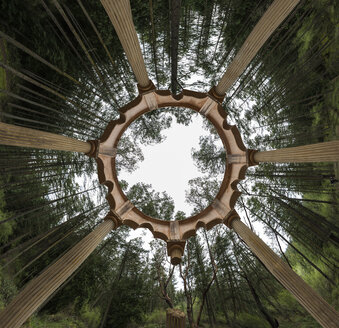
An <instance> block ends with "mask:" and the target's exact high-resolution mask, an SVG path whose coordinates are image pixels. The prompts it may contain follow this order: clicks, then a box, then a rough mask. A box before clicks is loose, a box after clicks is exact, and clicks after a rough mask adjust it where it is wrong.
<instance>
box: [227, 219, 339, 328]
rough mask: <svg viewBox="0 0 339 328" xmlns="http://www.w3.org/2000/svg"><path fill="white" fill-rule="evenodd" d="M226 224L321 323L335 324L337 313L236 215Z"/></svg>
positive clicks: (338, 319) (338, 318) (327, 326)
mask: <svg viewBox="0 0 339 328" xmlns="http://www.w3.org/2000/svg"><path fill="white" fill-rule="evenodd" d="M226 224H227V225H228V226H229V227H230V228H233V230H234V231H235V232H236V233H237V234H238V235H239V237H240V238H241V239H242V240H243V241H244V242H245V243H246V244H247V246H248V247H249V248H250V249H251V251H252V252H253V253H254V254H255V255H256V256H257V257H258V258H259V259H260V261H261V262H262V263H263V264H264V265H265V267H266V268H267V269H268V271H270V272H271V273H272V275H273V276H274V277H275V278H276V279H277V280H278V281H279V282H280V283H281V284H282V285H283V286H284V287H285V288H286V289H287V290H288V291H289V292H290V293H291V294H292V295H293V296H294V297H295V298H296V300H297V301H298V302H299V303H300V304H301V305H302V306H303V307H304V308H305V309H306V310H307V311H308V312H309V313H310V314H311V315H312V316H313V318H314V319H315V320H317V321H318V322H319V323H320V324H321V325H322V327H325V328H337V327H338V323H339V314H338V312H336V311H335V309H334V308H333V307H331V306H330V305H329V304H328V303H327V302H326V301H325V300H324V299H323V298H322V297H321V296H320V295H319V294H318V293H316V292H315V291H314V290H313V289H312V288H311V287H310V286H309V285H308V284H306V283H305V281H304V280H303V279H301V278H300V277H299V276H298V275H297V274H296V273H295V272H294V271H293V270H292V269H291V268H290V267H289V266H288V265H287V264H286V263H285V262H284V261H282V259H281V258H280V257H279V256H278V255H277V254H275V253H274V252H273V251H272V250H271V249H270V248H269V247H268V246H267V245H266V244H265V243H264V242H263V241H262V240H261V239H260V238H259V237H258V236H257V235H256V234H255V233H253V232H252V230H250V229H249V228H248V227H247V226H246V225H245V224H244V223H242V222H241V221H240V218H239V217H238V216H237V215H233V216H231V217H229V218H228V220H227V222H226Z"/></svg>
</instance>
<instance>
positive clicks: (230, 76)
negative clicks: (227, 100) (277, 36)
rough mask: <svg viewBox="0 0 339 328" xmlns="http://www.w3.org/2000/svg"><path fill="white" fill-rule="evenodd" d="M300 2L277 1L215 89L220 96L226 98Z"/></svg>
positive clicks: (255, 28)
mask: <svg viewBox="0 0 339 328" xmlns="http://www.w3.org/2000/svg"><path fill="white" fill-rule="evenodd" d="M299 1H300V0H275V1H274V2H273V3H272V4H271V6H270V7H269V8H268V9H267V11H266V12H265V13H264V15H263V16H262V17H261V19H260V20H259V22H258V23H257V25H256V26H255V27H254V29H253V30H252V32H251V33H250V35H249V36H248V37H247V39H246V40H245V42H244V44H243V45H242V47H241V48H240V50H239V52H238V53H237V55H236V56H235V57H234V59H233V61H232V62H231V64H230V65H229V66H228V67H227V70H226V72H225V74H224V75H223V76H222V78H221V80H220V82H219V83H218V85H217V86H216V88H215V92H216V93H217V95H219V96H224V95H225V94H226V92H227V90H228V89H229V88H230V87H231V86H232V84H233V83H234V82H235V81H236V79H237V78H238V77H239V76H240V75H241V74H242V73H243V72H244V70H245V69H246V67H247V66H248V65H249V63H250V62H251V61H252V59H253V58H254V56H255V55H256V54H257V53H258V51H259V50H260V48H261V47H262V46H263V45H264V43H265V42H266V41H267V39H268V38H269V37H270V36H271V35H272V34H273V32H274V31H275V30H276V29H277V27H278V26H279V25H280V24H281V23H282V22H283V21H284V20H285V18H286V17H287V16H288V15H289V14H290V12H291V11H292V10H293V9H294V8H295V6H296V5H297V4H298V3H299Z"/></svg>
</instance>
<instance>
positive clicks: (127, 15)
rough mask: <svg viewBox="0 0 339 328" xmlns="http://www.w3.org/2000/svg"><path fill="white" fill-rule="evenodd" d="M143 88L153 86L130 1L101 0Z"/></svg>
mask: <svg viewBox="0 0 339 328" xmlns="http://www.w3.org/2000/svg"><path fill="white" fill-rule="evenodd" d="M101 3H102V5H103V6H104V8H105V10H106V12H107V15H108V16H109V18H110V20H111V22H112V24H113V26H114V28H115V31H116V32H117V35H118V37H119V40H120V42H121V44H122V47H123V48H124V50H125V53H126V56H127V59H128V61H129V63H130V65H131V67H132V70H133V73H134V75H135V77H136V79H137V81H138V84H139V86H140V87H141V88H147V87H149V86H150V85H151V81H150V80H149V78H148V74H147V71H146V66H145V62H144V59H143V57H142V53H141V49H140V44H139V40H138V36H137V33H136V31H135V27H134V23H133V18H132V11H131V6H130V3H129V0H101Z"/></svg>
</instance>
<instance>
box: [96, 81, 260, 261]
mask: <svg viewBox="0 0 339 328" xmlns="http://www.w3.org/2000/svg"><path fill="white" fill-rule="evenodd" d="M150 85H152V86H151V87H150V88H149V89H148V90H139V92H140V94H139V96H138V97H137V98H136V99H134V100H133V101H132V102H130V103H129V104H127V105H126V106H124V107H122V108H121V109H120V117H119V119H117V120H114V121H111V122H110V123H109V124H108V126H107V127H106V129H105V131H104V133H103V135H102V136H101V138H100V139H99V140H98V141H97V142H92V145H95V146H96V148H97V149H96V150H92V152H91V153H92V154H95V157H96V161H97V163H98V175H99V181H100V183H102V184H105V185H106V186H107V187H108V194H107V197H106V198H107V200H108V202H109V205H110V208H111V211H112V213H113V214H112V215H113V216H114V217H115V220H117V222H119V224H125V225H128V226H130V227H131V228H133V229H136V228H148V229H149V230H150V231H151V232H152V233H153V236H154V237H155V238H160V239H162V240H164V241H166V242H167V245H168V254H169V256H171V258H172V263H173V264H178V263H180V257H181V256H182V254H183V251H184V246H185V241H186V240H187V239H188V238H190V237H191V236H194V235H195V233H196V231H197V229H198V228H200V227H204V228H206V229H211V228H212V227H213V226H215V225H216V224H219V223H223V222H225V219H226V218H227V217H228V216H229V215H230V213H232V211H233V209H234V206H235V203H236V200H237V199H238V197H239V195H240V192H239V190H238V189H237V184H238V182H239V181H240V180H242V179H244V178H245V172H246V169H247V168H248V167H249V166H250V165H253V164H255V163H254V162H253V159H252V158H250V156H249V155H250V154H252V150H248V149H246V147H245V146H244V144H243V142H242V139H241V136H240V133H239V130H238V129H237V127H236V126H231V125H229V124H228V123H227V121H226V116H227V114H226V112H225V110H224V109H223V108H222V107H221V105H220V102H219V101H218V100H216V99H215V98H214V97H211V95H210V94H209V93H200V92H193V91H188V90H183V91H182V93H181V94H179V95H175V96H173V95H172V94H171V93H170V91H167V90H155V88H154V87H153V84H150ZM139 89H140V88H139ZM162 107H185V108H191V109H193V110H195V111H197V112H200V113H201V114H203V115H204V116H205V117H207V119H208V120H209V121H210V122H211V123H212V124H213V125H214V127H215V128H216V130H217V132H218V134H219V136H220V138H221V140H222V142H223V145H224V148H225V150H226V154H227V158H226V170H225V174H224V178H223V181H222V184H221V187H220V190H219V192H218V194H217V196H216V199H215V201H214V202H213V203H212V204H211V205H210V206H208V207H207V208H206V209H205V210H203V211H202V212H201V213H199V214H197V215H195V216H192V217H190V218H187V219H184V220H181V221H164V220H160V219H157V218H152V217H149V216H147V215H145V214H144V213H142V212H141V211H140V210H138V209H137V208H136V207H135V206H134V205H133V204H132V203H131V202H130V201H129V200H128V199H127V197H126V196H125V194H124V193H123V191H122V190H121V188H120V185H119V182H118V179H117V174H116V170H115V154H116V149H117V146H118V142H119V140H120V138H121V136H122V134H123V133H124V131H125V130H126V129H127V128H128V126H129V125H130V124H131V123H132V122H133V121H134V120H136V119H137V118H138V117H139V116H141V115H142V114H145V113H147V112H149V111H151V110H156V109H157V108H162Z"/></svg>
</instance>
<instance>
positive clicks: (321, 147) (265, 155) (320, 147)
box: [253, 140, 339, 163]
mask: <svg viewBox="0 0 339 328" xmlns="http://www.w3.org/2000/svg"><path fill="white" fill-rule="evenodd" d="M253 160H254V162H256V163H259V162H278V163H289V162H295V163H296V162H337V161H339V140H333V141H327V142H320V143H316V144H312V145H306V146H298V147H290V148H282V149H277V150H270V151H258V152H255V153H254V155H253Z"/></svg>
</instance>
